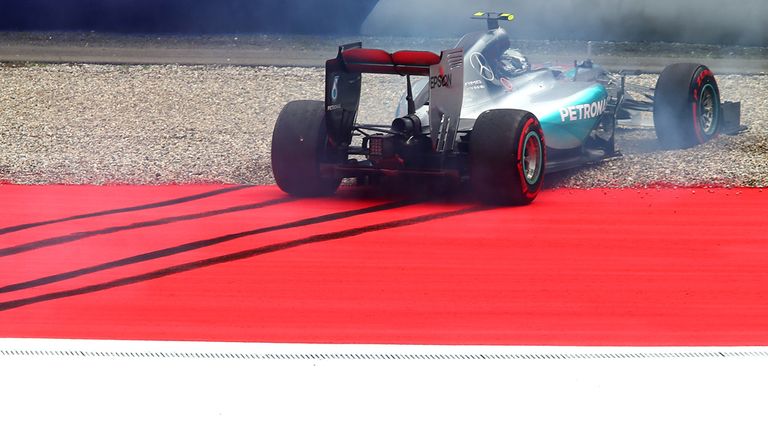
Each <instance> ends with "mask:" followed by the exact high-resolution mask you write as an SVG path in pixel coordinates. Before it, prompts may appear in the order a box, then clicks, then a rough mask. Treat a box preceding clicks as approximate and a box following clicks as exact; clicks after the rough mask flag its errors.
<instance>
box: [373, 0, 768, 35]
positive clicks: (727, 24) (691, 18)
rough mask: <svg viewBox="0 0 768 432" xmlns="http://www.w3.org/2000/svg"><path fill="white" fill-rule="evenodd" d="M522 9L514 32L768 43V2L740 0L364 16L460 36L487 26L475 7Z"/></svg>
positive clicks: (425, 8)
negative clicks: (475, 18)
mask: <svg viewBox="0 0 768 432" xmlns="http://www.w3.org/2000/svg"><path fill="white" fill-rule="evenodd" d="M479 10H483V11H498V12H510V13H513V14H515V15H516V20H515V23H514V24H512V25H508V26H506V28H508V30H509V31H510V35H511V37H513V38H516V39H540V40H551V39H561V40H620V41H665V42H692V43H713V44H738V45H758V46H765V45H768V26H766V25H765V19H766V17H768V2H766V1H765V0H740V1H738V2H732V3H726V2H723V1H721V0H644V1H636V0H548V1H546V2H511V1H502V0H484V1H476V2H467V1H465V0H426V1H421V2H417V3H414V2H412V1H409V0H380V1H379V3H378V4H377V5H376V7H375V8H374V10H373V11H372V12H371V14H370V15H369V17H368V19H367V20H366V21H365V22H364V24H363V27H362V31H363V33H365V34H372V35H384V34H387V35H402V36H420V37H437V36H458V35H460V34H463V33H466V32H469V31H475V30H478V29H479V28H482V27H481V25H478V22H477V21H471V20H468V19H467V17H469V16H470V15H471V14H472V13H473V12H476V11H479Z"/></svg>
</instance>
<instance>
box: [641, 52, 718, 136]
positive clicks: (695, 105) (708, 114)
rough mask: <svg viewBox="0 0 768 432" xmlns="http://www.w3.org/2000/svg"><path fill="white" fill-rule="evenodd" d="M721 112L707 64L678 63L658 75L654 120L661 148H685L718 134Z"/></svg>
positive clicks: (716, 90) (714, 82) (714, 84)
mask: <svg viewBox="0 0 768 432" xmlns="http://www.w3.org/2000/svg"><path fill="white" fill-rule="evenodd" d="M720 113H721V108H720V90H719V89H718V87H717V81H716V80H715V76H714V74H713V73H712V71H710V70H709V68H707V67H706V66H704V65H700V64H695V63H677V64H673V65H669V66H667V67H666V68H665V69H664V71H663V72H662V73H661V75H659V80H658V81H657V82H656V91H655V93H654V103H653V123H654V126H655V128H656V136H657V137H658V139H659V142H660V143H661V146H662V147H663V148H665V149H679V148H687V147H692V146H694V145H696V144H702V143H704V142H706V141H709V140H710V139H712V138H713V137H714V136H715V135H717V131H718V128H719V125H720V118H721V114H720Z"/></svg>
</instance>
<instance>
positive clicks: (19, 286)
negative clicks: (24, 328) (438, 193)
mask: <svg viewBox="0 0 768 432" xmlns="http://www.w3.org/2000/svg"><path fill="white" fill-rule="evenodd" d="M416 202H418V201H412V200H411V201H397V202H390V203H386V204H379V205H375V206H371V207H365V208H362V209H356V210H346V211H342V212H336V213H330V214H326V215H322V216H315V217H311V218H306V219H300V220H297V221H294V222H287V223H283V224H279V225H273V226H269V227H263V228H257V229H253V230H248V231H242V232H239V233H233V234H226V235H222V236H218V237H213V238H209V239H203V240H197V241H193V242H189V243H184V244H181V245H177V246H172V247H168V248H165V249H158V250H156V251H152V252H146V253H143V254H139V255H134V256H131V257H127V258H122V259H119V260H115V261H110V262H106V263H102V264H98V265H94V266H90V267H84V268H81V269H77V270H72V271H68V272H63V273H59V274H55V275H51V276H46V277H42V278H38V279H33V280H29V281H26V282H19V283H15V284H12V285H6V286H4V287H0V294H2V293H8V292H13V291H20V290H24V289H29V288H35V287H39V286H43V285H47V284H51V283H55V282H61V281H64V280H68V279H74V278H76V277H79V276H84V275H87V274H92V273H96V272H100V271H104V270H109V269H113V268H117V267H123V266H127V265H131V264H137V263H141V262H146V261H151V260H155V259H159V258H164V257H167V256H171V255H177V254H180V253H183V252H188V251H191V250H196V249H201V248H204V247H208V246H213V245H217V244H220V243H225V242H228V241H232V240H236V239H239V238H243V237H249V236H254V235H258V234H264V233H268V232H273V231H279V230H284V229H290V228H298V227H302V226H307V225H313V224H319V223H323V222H330V221H335V220H339V219H345V218H349V217H353V216H359V215H364V214H369V213H375V212H380V211H384V210H392V209H395V208H400V207H405V206H407V205H412V204H415V203H416Z"/></svg>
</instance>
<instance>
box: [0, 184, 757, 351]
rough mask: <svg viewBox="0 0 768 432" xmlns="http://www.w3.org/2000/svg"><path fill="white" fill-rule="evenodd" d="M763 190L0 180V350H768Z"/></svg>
mask: <svg viewBox="0 0 768 432" xmlns="http://www.w3.org/2000/svg"><path fill="white" fill-rule="evenodd" d="M766 193H768V192H763V190H761V189H754V188H744V189H708V188H693V189H673V188H659V189H655V188H651V189H592V190H571V189H553V190H546V191H544V192H543V193H542V195H540V197H539V198H538V199H537V201H536V202H535V203H534V204H533V205H531V206H527V207H518V208H487V207H482V206H479V205H477V204H476V203H473V202H471V201H470V200H465V199H462V198H455V199H453V200H450V201H449V200H442V201H441V200H437V201H435V200H431V201H423V200H420V199H418V198H415V197H405V196H402V195H399V194H394V195H392V194H390V195H387V196H384V195H378V196H377V195H371V194H369V193H367V192H365V191H360V190H356V189H345V190H342V191H341V192H340V194H339V195H338V196H337V197H333V198H324V199H292V198H289V197H287V196H286V195H284V194H283V193H282V192H280V191H279V190H278V189H277V188H276V187H243V186H229V185H170V186H23V185H0V202H2V203H3V212H2V215H0V338H68V339H129V340H190V341H246V342H299V343H304V342H306V343H366V344H368V343H375V344H450V345H464V344H472V345H570V346H579V345H581V346H758V345H768V294H766V291H765V287H767V286H768V272H767V271H766V264H765V263H766V258H768V230H766V229H765V228H766V225H767V222H768V205H766V199H768V195H766Z"/></svg>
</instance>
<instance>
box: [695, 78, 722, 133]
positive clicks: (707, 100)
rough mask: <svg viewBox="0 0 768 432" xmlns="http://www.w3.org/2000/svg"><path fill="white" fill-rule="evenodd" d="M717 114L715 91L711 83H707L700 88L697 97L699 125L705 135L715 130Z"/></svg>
mask: <svg viewBox="0 0 768 432" xmlns="http://www.w3.org/2000/svg"><path fill="white" fill-rule="evenodd" d="M718 115H719V112H718V106H717V93H716V92H715V88H714V87H712V84H707V85H705V86H704V87H703V88H702V89H701V97H700V98H699V126H700V127H701V131H702V132H703V133H704V134H705V135H712V134H713V133H714V132H715V129H716V128H717V120H718Z"/></svg>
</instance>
